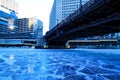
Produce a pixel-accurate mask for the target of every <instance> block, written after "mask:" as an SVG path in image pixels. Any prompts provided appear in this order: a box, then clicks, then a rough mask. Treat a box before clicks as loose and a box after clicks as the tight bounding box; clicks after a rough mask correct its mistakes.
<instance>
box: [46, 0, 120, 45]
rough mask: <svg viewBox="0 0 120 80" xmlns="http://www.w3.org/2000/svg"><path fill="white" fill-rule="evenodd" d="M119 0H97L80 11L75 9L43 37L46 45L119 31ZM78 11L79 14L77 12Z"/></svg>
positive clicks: (62, 43) (61, 43)
mask: <svg viewBox="0 0 120 80" xmlns="http://www.w3.org/2000/svg"><path fill="white" fill-rule="evenodd" d="M119 7H120V0H108V1H106V2H104V1H103V0H99V1H98V3H94V4H93V5H91V6H90V7H88V8H87V9H86V10H85V11H83V12H82V13H79V10H77V11H76V12H75V13H74V15H76V16H75V17H73V18H71V17H72V16H74V15H70V16H69V17H68V18H67V19H66V20H64V21H65V22H63V24H62V25H61V24H58V27H56V28H54V29H53V30H51V31H50V32H48V34H46V36H45V39H46V40H47V42H48V45H60V46H61V45H65V43H66V42H67V41H68V40H70V39H75V38H85V37H90V36H99V35H104V34H109V33H116V32H120V9H119ZM78 13H79V14H78Z"/></svg>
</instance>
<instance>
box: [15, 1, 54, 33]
mask: <svg viewBox="0 0 120 80" xmlns="http://www.w3.org/2000/svg"><path fill="white" fill-rule="evenodd" d="M16 1H17V2H18V4H19V17H20V18H31V17H34V16H36V17H37V18H38V19H40V20H41V21H42V22H43V27H44V28H43V34H45V32H46V31H48V29H49V15H50V11H51V8H52V5H53V1H54V0H16Z"/></svg>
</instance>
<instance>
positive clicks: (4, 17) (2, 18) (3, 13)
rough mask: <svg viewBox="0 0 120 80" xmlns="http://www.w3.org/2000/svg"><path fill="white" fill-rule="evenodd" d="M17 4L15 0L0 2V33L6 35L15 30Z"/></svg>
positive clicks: (0, 0)
mask: <svg viewBox="0 0 120 80" xmlns="http://www.w3.org/2000/svg"><path fill="white" fill-rule="evenodd" d="M17 14H18V3H17V2H16V1H15V0H0V33H8V32H10V31H14V30H13V29H14V28H16V25H15V24H14V23H15V19H17Z"/></svg>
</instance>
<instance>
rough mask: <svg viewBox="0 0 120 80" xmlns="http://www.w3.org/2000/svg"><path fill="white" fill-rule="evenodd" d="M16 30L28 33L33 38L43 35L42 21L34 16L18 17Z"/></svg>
mask: <svg viewBox="0 0 120 80" xmlns="http://www.w3.org/2000/svg"><path fill="white" fill-rule="evenodd" d="M18 32H19V33H30V34H32V35H33V37H34V38H37V37H41V36H42V35H43V23H42V21H40V20H39V19H37V18H35V17H33V18H21V19H18Z"/></svg>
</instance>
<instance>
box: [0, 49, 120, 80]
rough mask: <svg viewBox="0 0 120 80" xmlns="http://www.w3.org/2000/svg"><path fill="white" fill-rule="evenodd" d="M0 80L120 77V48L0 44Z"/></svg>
mask: <svg viewBox="0 0 120 80" xmlns="http://www.w3.org/2000/svg"><path fill="white" fill-rule="evenodd" d="M0 80H120V49H55V50H54V49H24V48H0Z"/></svg>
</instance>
